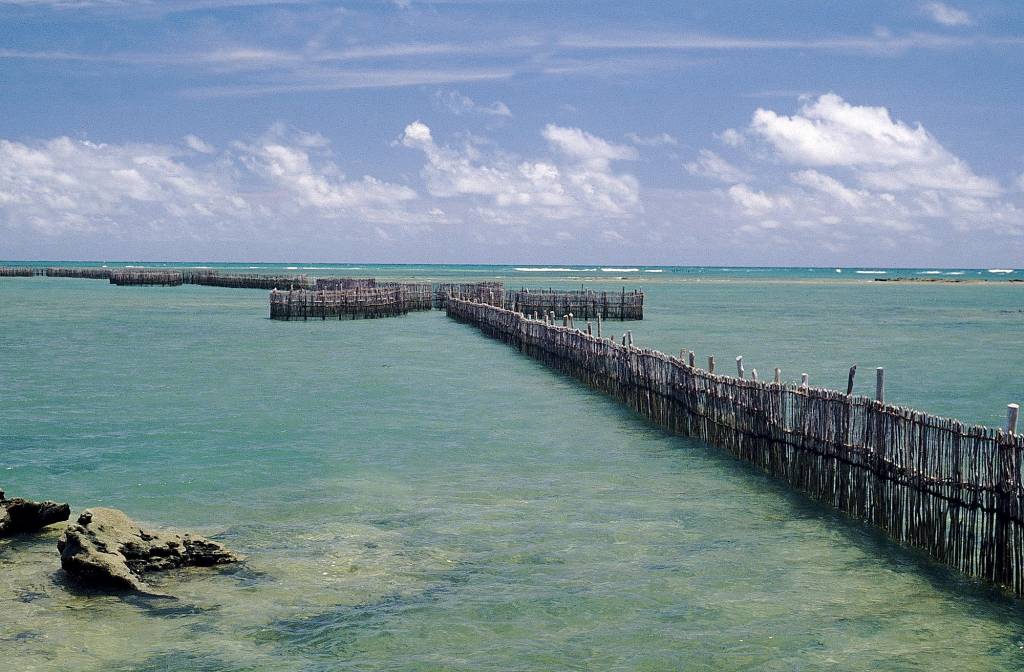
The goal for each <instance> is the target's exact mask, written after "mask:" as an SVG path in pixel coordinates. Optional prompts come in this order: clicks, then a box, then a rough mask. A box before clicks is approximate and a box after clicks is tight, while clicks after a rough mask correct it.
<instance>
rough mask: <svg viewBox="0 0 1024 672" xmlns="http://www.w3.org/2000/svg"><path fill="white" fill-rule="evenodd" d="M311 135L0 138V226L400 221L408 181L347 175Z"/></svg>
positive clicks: (69, 228) (194, 232)
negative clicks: (172, 140) (151, 140)
mask: <svg viewBox="0 0 1024 672" xmlns="http://www.w3.org/2000/svg"><path fill="white" fill-rule="evenodd" d="M316 143H317V136H316V135H315V134H302V133H298V132H295V133H292V134H282V131H281V130H280V129H277V128H272V129H271V131H268V133H267V134H266V135H265V136H264V137H262V138H259V139H257V140H254V141H248V142H236V143H233V144H232V146H231V149H229V150H225V151H223V152H219V153H218V152H217V150H216V149H215V148H213V147H212V146H210V145H209V144H207V143H206V142H204V141H202V140H201V139H200V138H198V137H196V136H194V135H189V136H186V138H185V144H186V145H188V146H189V149H190V150H191V151H189V150H186V149H183V148H175V147H167V146H160V145H147V144H104V143H94V142H90V141H86V140H76V139H72V138H68V137H58V138H53V139H50V140H44V141H38V142H30V143H25V142H16V141H11V140H0V226H5V227H8V228H22V227H25V226H27V227H29V228H31V229H32V230H34V231H36V232H38V233H42V234H52V235H56V234H63V233H81V232H107V233H114V234H117V235H119V236H126V237H132V236H139V235H145V236H156V235H169V236H171V237H173V238H182V237H186V238H187V237H197V236H198V237H202V236H203V235H205V234H207V233H209V232H211V231H217V232H220V233H221V234H225V235H229V237H230V235H235V236H243V235H244V234H243V232H245V231H251V230H252V229H254V228H259V227H262V228H265V229H267V230H270V229H274V228H275V227H278V226H280V224H281V223H283V222H284V221H285V220H287V221H289V222H290V223H291V225H292V226H294V227H295V228H296V229H305V230H308V229H309V227H310V226H315V225H316V223H318V222H323V221H327V220H335V219H337V218H338V217H342V216H345V217H347V218H348V219H349V220H350V221H351V222H352V223H353V226H356V227H358V226H359V222H364V221H367V222H368V221H387V222H406V221H409V220H410V219H415V215H414V214H412V213H409V212H406V211H404V210H403V204H406V203H408V202H410V201H412V200H413V199H415V198H416V192H415V191H414V190H412V189H410V188H409V187H406V186H402V185H394V184H389V183H386V182H382V181H380V180H378V179H375V178H373V177H363V178H361V179H357V180H350V179H347V178H346V177H345V175H344V174H343V173H342V172H341V170H340V169H339V168H338V166H337V165H336V164H335V163H333V162H332V161H328V160H325V159H316V158H315V157H314V156H313V154H312V153H311V152H313V151H317V150H316V149H315V145H316Z"/></svg>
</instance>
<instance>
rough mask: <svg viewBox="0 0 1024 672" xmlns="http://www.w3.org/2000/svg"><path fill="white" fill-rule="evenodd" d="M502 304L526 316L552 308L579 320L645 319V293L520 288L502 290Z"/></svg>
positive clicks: (634, 291) (549, 310)
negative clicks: (503, 300) (503, 291)
mask: <svg viewBox="0 0 1024 672" xmlns="http://www.w3.org/2000/svg"><path fill="white" fill-rule="evenodd" d="M505 305H506V306H510V307H512V308H513V309H514V310H519V311H520V312H523V313H525V314H527V315H532V314H533V312H534V311H537V312H538V313H544V312H551V311H555V314H556V315H568V314H569V313H572V314H573V315H574V316H575V317H577V318H578V319H581V320H590V319H594V318H597V317H600V318H601V319H602V320H642V319H644V293H643V291H642V290H639V289H635V290H632V291H629V292H627V291H626V288H625V287H623V288H622V291H620V292H597V291H594V290H590V289H580V290H561V289H519V290H509V291H508V292H506V293H505Z"/></svg>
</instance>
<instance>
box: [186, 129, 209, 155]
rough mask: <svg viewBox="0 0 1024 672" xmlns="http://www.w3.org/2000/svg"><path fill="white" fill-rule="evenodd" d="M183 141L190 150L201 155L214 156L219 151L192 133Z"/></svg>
mask: <svg viewBox="0 0 1024 672" xmlns="http://www.w3.org/2000/svg"><path fill="white" fill-rule="evenodd" d="M183 140H184V141H185V144H186V145H187V146H188V148H189V149H191V150H192V151H194V152H199V153H200V154H213V153H214V152H215V151H217V150H216V149H215V148H214V147H213V145H211V144H209V143H207V142H206V141H204V140H203V139H202V138H200V137H199V136H196V135H192V134H191V133H189V134H188V135H186V136H185V137H184V138H183Z"/></svg>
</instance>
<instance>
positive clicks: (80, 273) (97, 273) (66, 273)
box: [45, 266, 111, 280]
mask: <svg viewBox="0 0 1024 672" xmlns="http://www.w3.org/2000/svg"><path fill="white" fill-rule="evenodd" d="M110 272H111V271H110V269H109V268H95V267H87V268H66V267H61V266H53V267H51V268H47V269H46V271H45V275H46V277H48V278H85V279H87V280H109V279H110Z"/></svg>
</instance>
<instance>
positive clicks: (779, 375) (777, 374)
mask: <svg viewBox="0 0 1024 672" xmlns="http://www.w3.org/2000/svg"><path fill="white" fill-rule="evenodd" d="M781 382H782V369H780V368H779V367H777V366H776V367H775V384H776V385H778V384H779V383H781Z"/></svg>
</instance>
